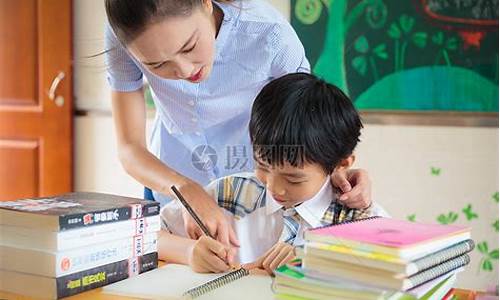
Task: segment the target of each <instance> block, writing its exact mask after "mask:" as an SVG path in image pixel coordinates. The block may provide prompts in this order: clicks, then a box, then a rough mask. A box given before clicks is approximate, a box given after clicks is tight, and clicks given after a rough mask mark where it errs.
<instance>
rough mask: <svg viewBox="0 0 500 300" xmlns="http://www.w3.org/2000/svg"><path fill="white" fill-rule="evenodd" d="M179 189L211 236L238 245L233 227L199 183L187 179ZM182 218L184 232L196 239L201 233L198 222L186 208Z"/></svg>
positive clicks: (224, 242) (225, 242)
mask: <svg viewBox="0 0 500 300" xmlns="http://www.w3.org/2000/svg"><path fill="white" fill-rule="evenodd" d="M179 191H180V192H181V194H182V195H183V196H184V198H186V201H187V202H188V203H189V205H191V207H192V208H193V210H194V211H195V212H196V213H197V214H198V216H199V217H200V219H201V220H202V221H203V222H204V224H205V226H206V227H207V228H208V230H209V231H210V234H211V235H212V236H214V237H216V238H217V240H218V241H219V242H221V243H222V244H224V245H225V246H227V247H229V246H230V245H233V246H239V241H238V239H237V237H236V234H235V232H234V229H233V227H232V226H231V223H230V222H229V220H228V219H227V218H226V216H225V215H224V213H223V211H222V209H221V208H220V207H219V206H217V203H216V202H215V201H214V199H212V198H211V197H210V195H208V194H207V192H205V190H204V189H203V188H202V187H201V186H200V185H199V184H197V183H195V182H194V181H187V183H186V184H183V185H181V186H179ZM183 219H184V225H185V228H186V233H187V235H188V236H189V237H190V238H192V239H198V238H199V237H200V236H202V235H203V232H202V230H201V229H200V227H199V226H198V224H196V222H195V221H194V219H193V218H192V217H191V216H190V215H189V213H188V212H187V211H186V210H184V212H183Z"/></svg>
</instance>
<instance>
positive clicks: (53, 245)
mask: <svg viewBox="0 0 500 300" xmlns="http://www.w3.org/2000/svg"><path fill="white" fill-rule="evenodd" d="M159 211H160V207H159V204H158V202H153V201H145V200H141V199H134V198H128V197H121V196H114V195H107V194H100V193H72V194H66V195H62V196H55V197H50V198H39V199H22V200H16V201H9V202H0V290H1V291H5V292H10V293H15V294H20V295H26V296H34V297H40V298H51V299H54V298H61V297H67V296H71V295H74V294H77V293H80V292H83V291H87V290H90V289H93V288H96V287H101V286H103V285H106V284H110V283H113V282H116V281H120V280H123V279H126V278H128V277H131V276H133V275H136V274H140V273H142V272H146V271H149V270H152V269H155V268H157V266H158V252H157V249H158V241H157V234H158V231H159V230H160V228H161V224H160V217H159Z"/></svg>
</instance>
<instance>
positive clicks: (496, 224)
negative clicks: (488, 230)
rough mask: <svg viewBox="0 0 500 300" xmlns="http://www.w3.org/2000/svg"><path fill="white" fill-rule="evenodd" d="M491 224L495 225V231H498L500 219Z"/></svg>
mask: <svg viewBox="0 0 500 300" xmlns="http://www.w3.org/2000/svg"><path fill="white" fill-rule="evenodd" d="M491 226H493V228H495V231H496V232H498V220H496V221H495V222H494V223H493V224H491Z"/></svg>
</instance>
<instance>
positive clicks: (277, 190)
mask: <svg viewBox="0 0 500 300" xmlns="http://www.w3.org/2000/svg"><path fill="white" fill-rule="evenodd" d="M267 189H268V190H269V191H270V192H271V193H272V194H273V195H277V196H283V195H285V189H284V188H283V186H282V185H281V184H280V183H279V180H275V179H268V180H267Z"/></svg>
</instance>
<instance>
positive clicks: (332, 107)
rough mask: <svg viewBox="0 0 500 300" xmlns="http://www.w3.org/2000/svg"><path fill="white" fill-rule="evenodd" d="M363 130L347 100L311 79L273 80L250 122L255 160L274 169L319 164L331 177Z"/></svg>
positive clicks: (287, 77) (258, 100)
mask: <svg viewBox="0 0 500 300" xmlns="http://www.w3.org/2000/svg"><path fill="white" fill-rule="evenodd" d="M361 128H363V125H362V123H361V120H360V117H359V114H358V112H357V110H356V108H355V107H354V105H353V103H352V102H351V100H350V99H349V98H348V97H347V96H346V95H345V94H344V93H343V92H342V91H341V90H340V89H339V88H337V87H336V86H334V85H332V84H329V83H326V82H325V81H323V80H321V79H319V78H317V77H316V76H314V75H311V74H307V73H293V74H288V75H285V76H283V77H280V78H277V79H274V80H273V81H271V82H270V83H268V84H267V85H266V86H265V87H264V88H263V89H262V91H261V92H260V93H259V94H258V95H257V98H256V99H255V101H254V104H253V107H252V115H251V118H250V125H249V129H250V139H251V141H252V145H253V149H254V157H255V158H256V159H258V160H259V161H262V162H265V163H266V164H269V165H272V166H276V165H278V166H282V165H283V164H284V163H285V162H288V163H290V164H291V165H292V166H295V167H300V166H301V165H302V164H303V163H304V162H308V163H317V164H319V165H321V167H322V168H323V169H324V170H325V172H326V173H327V174H331V173H332V172H333V170H334V169H335V167H336V166H337V164H338V163H339V162H340V161H341V160H342V159H344V158H346V157H348V156H349V155H350V154H351V153H352V152H353V150H354V148H355V147H356V144H357V143H358V142H359V136H360V130H361Z"/></svg>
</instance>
